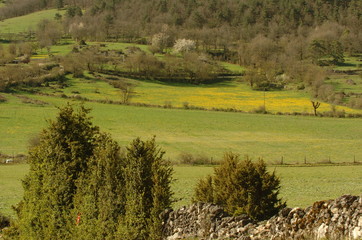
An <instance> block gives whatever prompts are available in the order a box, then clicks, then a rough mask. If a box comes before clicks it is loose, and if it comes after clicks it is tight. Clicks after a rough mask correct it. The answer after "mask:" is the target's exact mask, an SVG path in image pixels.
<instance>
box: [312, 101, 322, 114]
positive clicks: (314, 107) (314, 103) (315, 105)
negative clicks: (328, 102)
mask: <svg viewBox="0 0 362 240" xmlns="http://www.w3.org/2000/svg"><path fill="white" fill-rule="evenodd" d="M311 102H312V105H313V109H314V116H317V109H318V108H319V106H320V105H321V103H320V102H315V101H311Z"/></svg>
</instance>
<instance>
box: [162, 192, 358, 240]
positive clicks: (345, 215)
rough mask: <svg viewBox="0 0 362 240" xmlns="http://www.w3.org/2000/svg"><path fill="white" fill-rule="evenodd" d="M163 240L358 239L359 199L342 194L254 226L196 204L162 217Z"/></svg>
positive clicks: (213, 208)
mask: <svg viewBox="0 0 362 240" xmlns="http://www.w3.org/2000/svg"><path fill="white" fill-rule="evenodd" d="M162 217H163V221H164V235H165V236H166V237H165V239H168V240H174V239H185V238H195V237H197V238H199V239H240V240H246V239H250V240H251V239H255V240H256V239H275V240H276V239H362V197H357V196H350V195H345V196H342V197H340V198H337V199H335V200H328V201H320V202H316V203H314V204H313V206H311V207H308V208H305V209H302V208H293V209H291V208H285V209H283V210H282V211H280V212H279V214H278V215H276V216H274V217H272V218H271V219H269V220H267V221H264V222H261V223H255V222H253V221H252V220H250V219H249V218H248V217H247V216H245V215H244V216H237V217H231V216H229V215H228V214H227V213H226V212H224V211H223V209H222V208H221V207H219V206H216V205H213V204H203V203H197V204H193V205H191V206H190V207H183V208H180V209H178V210H175V211H172V210H167V211H165V212H164V213H163V214H162Z"/></svg>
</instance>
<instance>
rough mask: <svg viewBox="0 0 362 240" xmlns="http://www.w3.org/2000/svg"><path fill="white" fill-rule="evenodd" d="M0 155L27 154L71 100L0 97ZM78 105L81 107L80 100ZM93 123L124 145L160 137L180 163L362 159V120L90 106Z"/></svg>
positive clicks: (93, 104)
mask: <svg viewBox="0 0 362 240" xmlns="http://www.w3.org/2000/svg"><path fill="white" fill-rule="evenodd" d="M1 95H3V96H5V97H6V98H8V102H5V103H1V104H0V139H1V141H0V152H3V153H7V154H17V153H26V151H27V145H28V141H29V138H31V137H32V136H34V135H36V134H37V133H38V132H39V131H40V130H41V129H42V128H44V127H45V126H46V121H45V120H46V119H50V118H53V117H54V116H55V114H56V112H57V109H56V108H55V107H54V106H62V105H64V104H66V102H67V101H70V100H69V99H68V100H66V99H62V98H56V97H48V96H36V95H25V96H27V97H29V98H32V99H37V100H41V101H44V102H48V103H49V104H48V105H42V106H39V105H35V104H25V103H22V102H21V100H20V99H19V98H18V97H16V96H13V95H8V94H1ZM77 103H79V102H78V101H77ZM86 106H88V107H91V108H92V109H93V111H92V112H91V115H92V116H93V117H94V124H95V125H98V126H100V127H101V129H102V130H103V131H105V132H109V133H110V134H111V135H112V137H113V138H114V139H116V140H117V141H118V142H119V143H120V144H121V145H126V144H128V143H129V142H130V141H131V140H132V139H134V138H136V137H138V136H140V137H142V138H150V137H152V136H154V135H156V140H157V142H158V144H159V145H160V146H161V147H162V148H163V149H164V150H165V151H166V153H167V154H166V157H167V158H170V159H171V160H172V161H174V162H175V161H177V159H178V156H179V155H180V153H191V154H194V155H201V156H204V157H206V158H211V157H212V158H213V159H214V160H218V159H220V158H221V157H222V155H223V153H224V152H225V151H234V152H236V153H240V154H241V155H244V154H248V155H249V156H250V157H251V158H253V159H257V158H258V157H262V158H263V159H264V160H265V161H266V162H268V163H276V162H280V160H281V158H282V157H283V161H284V163H297V162H298V163H303V162H304V159H305V157H306V158H307V162H309V163H310V162H326V161H329V159H330V160H331V161H332V162H353V161H354V158H355V159H356V161H362V149H361V147H360V146H361V145H362V137H361V136H362V124H361V123H362V119H337V118H318V117H301V116H299V117H297V116H275V115H258V114H245V113H229V112H213V111H196V110H181V109H163V108H147V107H134V106H123V105H111V104H100V103H90V102H88V103H86Z"/></svg>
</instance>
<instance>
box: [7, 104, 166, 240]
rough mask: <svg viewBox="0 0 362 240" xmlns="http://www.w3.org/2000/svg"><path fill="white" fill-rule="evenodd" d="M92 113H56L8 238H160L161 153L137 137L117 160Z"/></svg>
mask: <svg viewBox="0 0 362 240" xmlns="http://www.w3.org/2000/svg"><path fill="white" fill-rule="evenodd" d="M89 111H90V110H89V109H86V108H85V107H84V106H80V107H78V108H77V109H74V108H73V106H71V105H69V104H68V105H67V106H65V107H64V108H61V109H60V112H59V115H58V116H57V118H56V120H55V121H49V126H48V128H46V129H44V130H43V131H42V133H41V134H40V136H39V140H38V141H36V142H34V144H33V145H32V146H31V148H30V151H29V158H28V161H29V165H30V170H29V173H28V174H27V176H26V177H25V179H24V180H23V187H24V197H23V200H22V201H21V202H20V203H19V204H18V206H17V208H16V211H17V214H18V220H17V221H16V222H14V223H12V226H11V228H10V229H9V230H8V231H7V233H5V235H7V236H5V237H6V239H24V240H25V239H27V240H28V239H44V240H46V239H49V240H50V239H84V240H88V239H94V240H97V239H99V240H103V239H161V237H162V235H161V232H162V231H161V219H160V218H159V215H160V213H161V212H162V211H163V210H164V209H165V208H168V207H170V205H171V197H172V192H171V187H170V184H171V181H172V171H173V170H172V167H171V165H170V163H169V162H167V161H165V160H164V159H163V154H164V152H162V151H161V150H160V149H159V148H158V147H157V145H156V143H155V139H154V138H153V139H151V140H149V141H142V140H140V139H139V138H137V139H135V140H134V141H133V142H132V143H131V144H130V146H129V147H128V148H127V152H126V154H125V156H122V155H121V154H120V147H119V145H118V143H117V142H115V141H114V140H113V139H112V138H111V137H110V136H109V135H108V134H105V133H102V132H101V131H100V130H99V128H98V127H97V126H93V124H92V122H91V118H90V117H89V116H88V113H89Z"/></svg>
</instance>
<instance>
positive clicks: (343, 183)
mask: <svg viewBox="0 0 362 240" xmlns="http://www.w3.org/2000/svg"><path fill="white" fill-rule="evenodd" d="M268 169H269V171H274V170H275V171H276V174H277V175H278V176H279V177H280V178H281V186H282V188H281V192H280V196H281V197H282V198H283V199H284V200H286V201H287V204H288V206H289V207H295V206H299V207H307V206H310V205H311V204H312V203H313V202H315V201H319V200H324V199H333V198H336V197H339V196H341V195H343V194H354V195H360V194H361V192H362V175H361V171H362V166H360V165H359V166H319V167H276V168H274V167H269V168H268ZM28 170H29V166H28V165H27V164H14V165H13V164H10V165H0V213H3V214H5V215H11V216H14V215H15V213H14V212H13V211H12V210H11V206H12V205H15V204H17V203H18V202H19V201H20V200H21V198H22V194H23V188H22V186H21V179H23V178H24V176H25V174H26V173H27V172H28ZM212 173H213V168H212V167H205V166H174V178H175V179H176V181H174V183H173V191H174V193H175V196H174V197H175V199H176V200H177V201H176V202H175V203H174V205H173V206H174V208H178V207H181V206H183V205H188V204H190V202H191V197H192V195H193V190H194V187H195V186H196V184H197V182H198V181H199V179H200V178H203V177H205V176H206V175H208V174H212Z"/></svg>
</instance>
